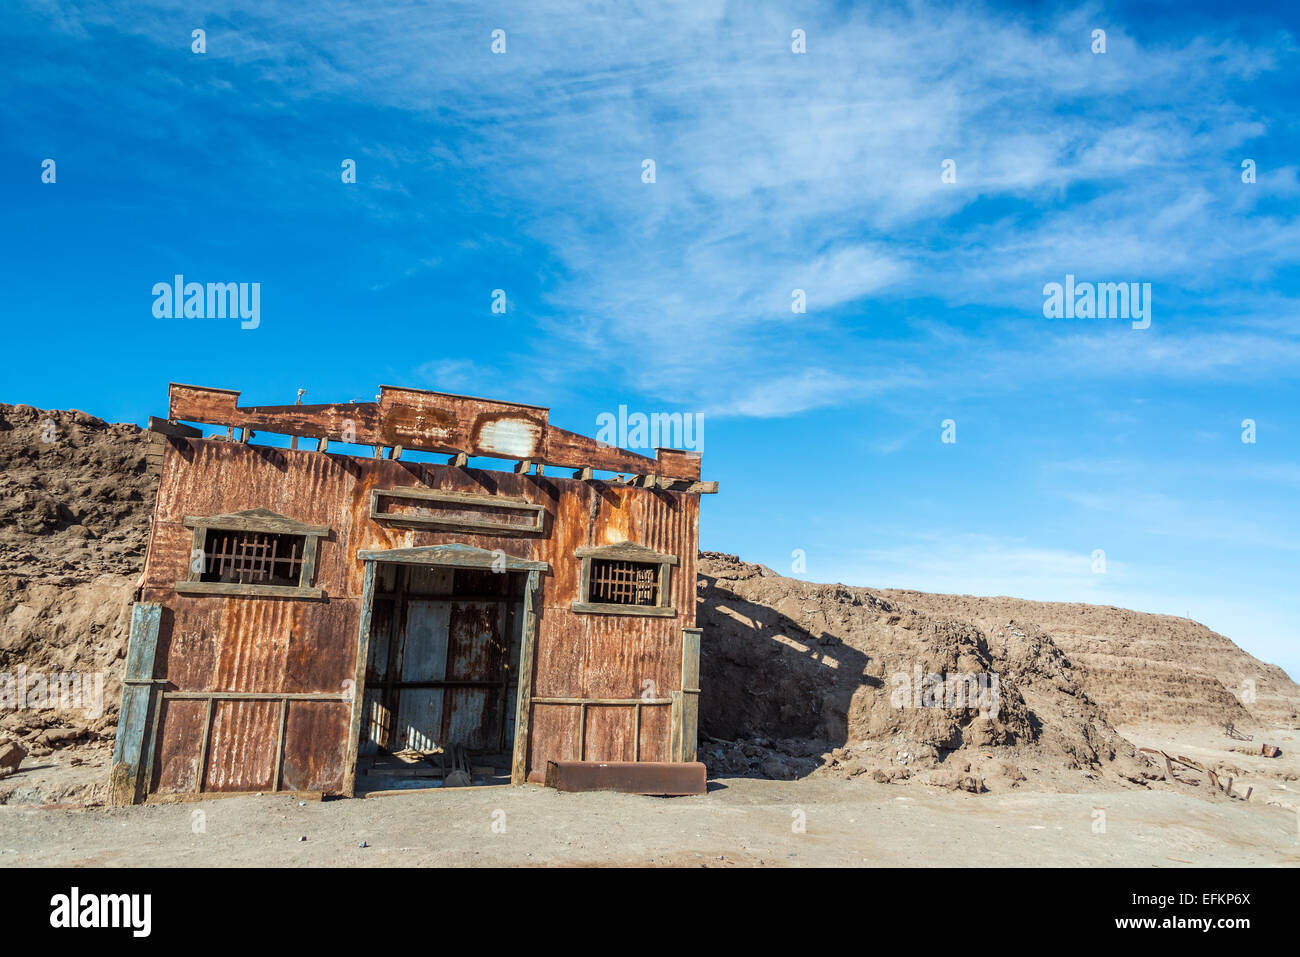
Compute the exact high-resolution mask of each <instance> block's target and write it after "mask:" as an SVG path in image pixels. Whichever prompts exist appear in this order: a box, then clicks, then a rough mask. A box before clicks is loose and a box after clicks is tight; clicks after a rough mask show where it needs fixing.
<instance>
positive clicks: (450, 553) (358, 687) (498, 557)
mask: <svg viewBox="0 0 1300 957" xmlns="http://www.w3.org/2000/svg"><path fill="white" fill-rule="evenodd" d="M357 558H358V559H360V560H361V561H362V562H364V563H365V573H364V576H363V579H362V587H361V615H360V620H359V621H358V623H357V661H356V670H355V672H354V677H353V683H352V717H351V720H350V722H349V724H348V749H347V756H346V757H345V758H344V765H343V793H344V795H346V796H347V797H354V796H355V795H356V783H357V759H358V757H359V753H360V749H361V720H362V715H363V712H364V711H365V701H366V665H367V664H368V662H369V660H370V631H371V619H372V612H373V606H374V595H375V566H376V565H377V564H379V563H381V562H383V563H391V564H399V565H426V566H438V567H442V568H473V569H480V570H482V569H490V570H494V571H498V572H500V571H504V572H525V573H526V574H527V577H526V579H525V583H524V614H523V622H522V628H523V633H522V637H521V640H520V648H519V688H518V694H517V695H516V699H515V740H514V751H513V755H512V760H511V766H510V783H511V784H512V785H522V784H523V783H524V780H525V777H526V775H527V764H528V733H529V730H530V725H531V721H530V714H531V711H532V707H531V699H532V683H533V667H534V662H535V659H536V643H537V614H536V594H537V590H538V587H539V586H540V584H541V573H542V572H547V571H550V569H551V566H550V565H549V564H548V563H547V562H537V561H530V560H528V559H523V558H514V557H512V556H510V555H505V554H504V553H503V552H501V551H500V550H499V549H498V550H496V551H489V550H487V549H484V548H475V547H474V546H472V545H464V544H461V543H459V542H454V543H451V544H447V545H425V546H421V547H416V548H390V549H360V550H358V551H357ZM503 564H504V568H503V567H502V565H503Z"/></svg>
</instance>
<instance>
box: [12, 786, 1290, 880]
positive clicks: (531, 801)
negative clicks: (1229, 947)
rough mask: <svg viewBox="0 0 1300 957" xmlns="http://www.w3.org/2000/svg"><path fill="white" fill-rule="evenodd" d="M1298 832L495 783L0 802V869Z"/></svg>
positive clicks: (1281, 841)
mask: <svg viewBox="0 0 1300 957" xmlns="http://www.w3.org/2000/svg"><path fill="white" fill-rule="evenodd" d="M801 823H802V824H803V829H802V830H800V829H799V825H800V824H801ZM1101 824H1104V830H1103V829H1102V827H1101ZM1297 824H1298V821H1297V814H1296V813H1295V812H1294V811H1290V810H1287V809H1283V808H1280V807H1276V806H1270V805H1256V804H1251V805H1247V804H1244V803H1242V802H1239V801H1229V800H1227V799H1222V800H1217V801H1207V800H1204V799H1202V798H1198V797H1196V796H1193V795H1184V794H1177V793H1169V792H1134V791H1122V792H1114V793H1105V794H1088V795H1080V794H1044V793H1025V794H989V795H981V796H976V795H969V794H963V793H953V792H951V791H940V790H934V789H927V788H919V787H909V788H899V787H897V786H891V785H887V784H877V783H874V782H870V781H861V780H856V781H844V780H839V779H834V778H829V777H819V778H811V779H806V780H803V781H764V780H757V779H752V778H725V779H720V780H717V781H716V782H713V783H712V784H711V791H710V793H709V794H707V795H703V796H700V797H690V798H650V797H639V796H633V795H624V794H611V793H596V794H561V793H559V792H556V791H552V790H548V789H546V788H539V787H525V788H510V787H500V788H479V789H457V790H448V791H438V792H434V793H424V794H411V795H396V796H390V797H380V798H372V799H367V800H360V799H354V800H335V801H324V802H305V803H301V804H300V803H299V802H298V801H297V800H295V799H293V798H291V797H289V796H286V795H267V796H264V797H260V798H258V797H239V798H229V799H226V800H209V801H203V802H200V803H196V804H170V805H144V806H139V807H129V808H103V807H100V808H84V809H36V808H23V807H18V806H5V807H0V866H6V867H23V866H34V865H44V866H57V867H69V866H108V867H112V866H124V865H125V866H141V865H149V866H173V865H176V866H196V867H223V866H237V865H253V866H258V865H262V866H289V867H318V866H331V867H333V866H342V867H351V866H384V865H402V866H468V865H477V866H560V867H565V866H593V865H595V866H614V865H629V866H661V867H731V866H755V865H758V866H772V867H786V866H805V867H806V866H863V865H877V866H915V867H982V866H990V865H1010V866H1020V865H1033V866H1061V867H1075V866H1095V865H1115V866H1137V867H1186V866H1189V865H1192V866H1296V865H1297V864H1300V831H1298V830H1297ZM304 839H305V840H304ZM362 843H364V844H366V845H367V846H365V847H362V846H361V845H362Z"/></svg>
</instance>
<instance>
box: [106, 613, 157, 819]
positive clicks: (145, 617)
mask: <svg viewBox="0 0 1300 957" xmlns="http://www.w3.org/2000/svg"><path fill="white" fill-rule="evenodd" d="M161 623H162V605H158V604H154V603H151V602H136V604H135V606H134V607H133V608H132V609H131V634H130V638H129V639H128V641H127V649H126V674H125V676H124V678H123V682H122V685H123V686H122V710H121V713H120V714H119V715H118V719H117V738H116V740H115V741H114V743H113V763H112V767H111V769H110V772H109V786H108V799H109V803H110V804H114V805H119V806H122V805H127V804H138V803H139V802H140V801H141V800H143V798H144V793H143V792H144V791H145V790H147V789H148V786H149V778H150V775H151V773H152V771H153V767H152V755H153V748H152V746H151V747H150V748H149V749H148V754H146V753H145V747H144V743H145V742H144V737H145V731H146V729H147V728H149V726H150V723H151V718H152V719H153V721H156V720H157V714H156V713H155V712H156V710H157V709H156V704H157V702H156V700H155V697H156V696H155V695H154V693H153V668H154V657H155V655H156V653H157V650H158V631H159V627H160V625H161ZM146 765H148V766H146Z"/></svg>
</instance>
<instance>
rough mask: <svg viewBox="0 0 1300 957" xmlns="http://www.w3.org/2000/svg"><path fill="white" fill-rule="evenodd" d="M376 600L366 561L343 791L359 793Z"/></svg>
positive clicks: (372, 570)
mask: <svg viewBox="0 0 1300 957" xmlns="http://www.w3.org/2000/svg"><path fill="white" fill-rule="evenodd" d="M322 441H323V440H322ZM374 600H375V563H374V562H366V576H365V584H364V585H363V586H362V588H361V622H360V623H359V624H358V625H357V667H356V671H355V672H354V675H353V679H352V720H351V722H350V723H349V728H348V753H347V757H346V758H345V759H344V761H343V793H344V794H345V795H347V796H348V797H352V796H353V795H354V794H356V787H357V754H358V752H359V751H360V749H361V712H362V710H363V709H364V708H365V703H366V665H367V664H368V663H369V661H370V618H371V609H372V606H373V605H374Z"/></svg>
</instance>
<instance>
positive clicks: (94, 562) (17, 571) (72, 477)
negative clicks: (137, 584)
mask: <svg viewBox="0 0 1300 957" xmlns="http://www.w3.org/2000/svg"><path fill="white" fill-rule="evenodd" d="M148 448H149V444H148V440H147V433H145V432H144V431H143V430H141V429H140V428H138V427H137V426H134V425H131V424H129V423H124V424H119V425H109V424H108V423H107V422H105V421H103V420H102V419H97V418H95V417H94V416H92V415H87V414H86V413H85V412H78V411H75V410H74V411H71V412H53V411H43V410H40V409H34V408H32V407H31V406H29V405H4V404H0V575H12V576H17V577H19V578H23V579H26V580H28V581H47V582H51V583H57V584H73V583H77V582H85V581H92V580H94V579H95V578H96V577H98V576H99V575H102V574H115V575H138V574H139V572H140V569H141V567H142V566H143V564H144V552H145V545H146V536H147V534H148V531H149V513H150V510H151V509H152V507H153V499H154V491H155V489H156V487H157V477H156V476H155V475H153V474H152V473H151V472H150V470H149V467H148V463H147V462H146V458H145V457H146V453H147V451H148Z"/></svg>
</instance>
